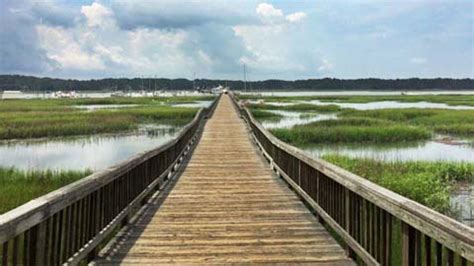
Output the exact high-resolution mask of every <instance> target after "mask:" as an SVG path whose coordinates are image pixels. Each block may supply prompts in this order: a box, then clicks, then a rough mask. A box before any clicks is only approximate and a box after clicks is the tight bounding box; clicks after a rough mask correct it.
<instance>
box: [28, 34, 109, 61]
mask: <svg viewBox="0 0 474 266" xmlns="http://www.w3.org/2000/svg"><path fill="white" fill-rule="evenodd" d="M36 30H37V33H38V35H39V40H40V43H41V46H42V47H43V49H45V50H46V56H47V57H48V58H49V59H51V60H53V61H55V62H56V63H58V64H59V66H60V67H61V68H67V69H76V70H103V69H105V65H104V63H103V62H102V60H101V58H100V55H97V54H94V53H90V52H87V51H85V50H84V49H83V48H82V45H81V43H80V42H79V41H77V40H76V38H75V36H74V34H71V33H70V32H68V31H66V30H65V29H63V28H61V27H54V26H46V25H39V26H37V27H36Z"/></svg>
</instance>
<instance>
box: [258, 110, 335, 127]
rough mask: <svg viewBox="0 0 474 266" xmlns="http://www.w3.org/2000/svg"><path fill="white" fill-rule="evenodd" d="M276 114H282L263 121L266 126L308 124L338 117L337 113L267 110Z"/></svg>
mask: <svg viewBox="0 0 474 266" xmlns="http://www.w3.org/2000/svg"><path fill="white" fill-rule="evenodd" d="M265 111H268V112H271V113H274V114H279V115H282V116H283V118H282V119H280V120H276V121H272V120H266V121H263V122H262V125H263V126H264V127H265V128H268V129H270V128H290V127H292V126H295V125H303V124H308V123H311V122H315V121H322V120H330V119H337V116H336V114H305V113H301V112H290V111H279V110H265Z"/></svg>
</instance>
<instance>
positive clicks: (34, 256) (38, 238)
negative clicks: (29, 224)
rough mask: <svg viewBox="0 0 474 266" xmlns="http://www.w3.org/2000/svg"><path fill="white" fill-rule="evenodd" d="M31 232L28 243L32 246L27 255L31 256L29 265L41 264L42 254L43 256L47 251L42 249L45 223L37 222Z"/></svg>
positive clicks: (44, 238)
mask: <svg viewBox="0 0 474 266" xmlns="http://www.w3.org/2000/svg"><path fill="white" fill-rule="evenodd" d="M31 233H32V236H31V238H30V245H33V247H32V249H31V254H29V256H31V258H30V260H29V263H31V265H42V264H43V260H44V258H43V256H45V253H46V252H47V251H46V250H44V246H45V240H46V223H39V224H38V225H37V226H35V227H34V229H33V230H32V232H31ZM27 256H28V255H27Z"/></svg>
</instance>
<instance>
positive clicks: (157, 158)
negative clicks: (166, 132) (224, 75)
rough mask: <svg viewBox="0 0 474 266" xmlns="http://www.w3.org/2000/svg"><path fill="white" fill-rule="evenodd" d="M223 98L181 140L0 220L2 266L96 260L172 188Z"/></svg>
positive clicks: (197, 117) (204, 110)
mask: <svg viewBox="0 0 474 266" xmlns="http://www.w3.org/2000/svg"><path fill="white" fill-rule="evenodd" d="M219 98H220V96H219V97H218V98H217V99H216V100H215V101H214V102H213V103H212V104H211V106H210V107H208V108H202V109H200V110H199V111H198V112H197V114H196V115H195V117H194V118H193V120H192V121H191V122H190V123H188V124H187V125H186V126H184V127H183V129H181V130H180V132H179V133H178V136H177V137H176V138H174V139H172V140H170V141H168V142H167V143H165V144H164V145H161V146H160V147H158V148H155V149H152V150H149V151H145V152H142V153H139V154H136V155H134V156H132V157H131V158H129V159H127V160H125V161H123V162H121V163H118V164H117V165H114V166H112V167H109V168H108V169H105V170H103V171H100V172H98V173H95V174H92V175H90V176H87V177H85V178H83V179H81V180H78V181H76V182H74V183H71V184H69V185H67V186H64V187H62V188H60V189H58V190H55V191H53V192H51V193H48V194H46V195H44V196H41V197H39V198H36V199H34V200H32V201H29V202H27V203H25V204H24V205H22V206H20V207H18V208H16V209H13V210H11V211H9V212H7V213H5V214H3V215H0V247H1V248H0V257H1V260H0V265H8V264H29V265H48V264H62V263H72V264H76V263H78V262H80V260H82V259H83V258H85V257H87V259H88V260H91V259H93V258H94V255H95V254H96V253H97V250H96V249H97V247H98V245H99V244H100V243H101V242H102V241H103V240H104V239H106V237H109V236H110V234H111V233H113V232H114V230H113V229H115V228H116V227H117V226H122V225H124V223H126V221H127V220H128V218H129V217H130V216H131V215H133V214H134V212H136V211H137V209H138V208H139V207H140V206H141V205H143V204H144V203H145V200H146V198H147V197H149V196H151V194H153V193H154V192H155V191H156V189H160V188H161V186H162V185H163V184H164V183H166V182H167V179H168V178H169V176H170V175H171V174H172V173H174V171H175V170H176V169H175V167H176V165H178V164H179V163H180V162H181V161H182V159H183V157H184V156H185V155H187V153H188V151H189V149H190V146H191V145H192V144H194V142H195V140H196V138H197V135H198V134H200V131H201V129H202V126H203V123H204V120H205V119H206V118H207V117H208V116H210V115H212V113H213V111H214V109H215V107H216V105H217V102H218V101H219Z"/></svg>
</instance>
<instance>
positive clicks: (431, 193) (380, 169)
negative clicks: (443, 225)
mask: <svg viewBox="0 0 474 266" xmlns="http://www.w3.org/2000/svg"><path fill="white" fill-rule="evenodd" d="M322 158H323V159H325V160H327V161H329V162H331V163H334V164H336V165H338V166H340V167H342V168H344V169H347V170H348V171H350V172H353V173H355V174H358V175H360V176H362V177H364V178H366V179H368V180H370V181H372V182H374V183H377V184H379V185H381V186H383V187H385V188H387V189H389V190H392V191H394V192H396V193H398V194H400V195H403V196H405V197H407V198H410V199H412V200H414V201H417V202H419V203H421V204H423V205H425V206H427V207H429V208H432V209H434V210H437V211H439V212H441V213H444V214H447V215H453V214H454V213H455V210H452V209H451V206H450V195H451V192H452V187H453V185H454V184H455V183H456V182H470V183H473V182H474V163H467V162H423V161H407V162H401V161H396V162H385V161H381V160H375V159H366V158H350V157H347V156H341V155H324V156H322Z"/></svg>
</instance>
